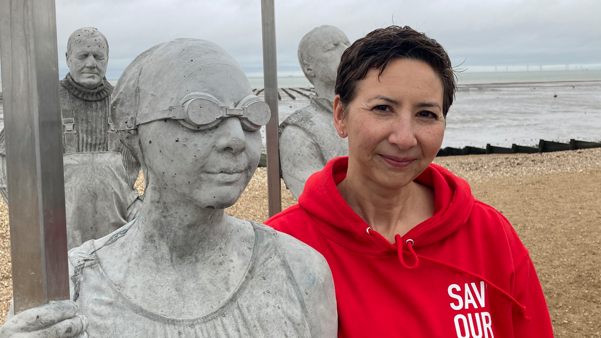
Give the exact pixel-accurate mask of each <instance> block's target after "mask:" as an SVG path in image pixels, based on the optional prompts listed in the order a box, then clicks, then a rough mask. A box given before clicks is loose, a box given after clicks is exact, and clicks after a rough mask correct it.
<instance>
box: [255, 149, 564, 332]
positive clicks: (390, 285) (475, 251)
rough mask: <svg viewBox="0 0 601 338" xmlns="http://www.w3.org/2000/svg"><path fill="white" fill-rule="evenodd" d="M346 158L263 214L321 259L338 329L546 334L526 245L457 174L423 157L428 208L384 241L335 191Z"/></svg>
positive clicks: (330, 164)
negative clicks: (329, 278) (424, 216)
mask: <svg viewBox="0 0 601 338" xmlns="http://www.w3.org/2000/svg"><path fill="white" fill-rule="evenodd" d="M347 165H348V158H346V157H340V158H336V159H333V160H331V161H330V162H328V164H327V165H326V167H325V168H324V169H323V170H322V171H320V172H317V173H316V174H314V175H313V176H311V177H310V178H309V180H308V181H307V183H306V185H305V188H304V191H303V194H302V195H301V196H300V198H299V201H298V202H299V204H298V205H295V206H293V207H291V208H288V209H287V210H285V211H283V212H282V213H280V214H278V215H276V216H274V217H272V218H271V219H269V220H268V221H267V222H266V223H267V224H269V225H270V226H272V227H274V228H275V229H276V230H279V231H282V232H285V233H288V234H290V235H292V236H294V237H296V238H298V239H299V240H301V241H303V242H305V243H307V244H308V245H310V246H312V247H313V248H315V249H316V250H317V251H319V252H320V253H321V254H322V255H323V256H324V257H325V258H326V260H327V261H328V263H329V264H330V268H331V270H332V274H333V276H334V284H335V286H336V299H337V302H338V316H339V327H338V328H339V333H338V336H339V337H413V338H415V337H462V338H467V337H470V338H492V337H496V338H508V337H553V329H552V327H551V320H550V318H549V311H548V309H547V304H546V302H545V298H544V296H543V292H542V290H541V286H540V283H539V281H538V277H537V276H536V272H535V270H534V266H533V265H532V261H531V260H530V257H529V255H528V251H527V250H526V248H525V247H524V245H523V244H522V242H521V241H520V239H519V238H518V236H517V234H516V233H515V231H514V230H513V228H512V227H511V225H510V224H509V222H508V221H507V219H505V217H503V215H501V214H500V213H499V212H498V211H496V210H495V209H493V208H492V207H490V206H488V205H486V204H484V203H482V202H479V201H476V200H475V199H474V197H473V195H472V193H471V190H470V187H469V185H468V183H467V182H466V181H464V180H462V179H460V178H458V177H457V176H455V175H453V174H452V173H451V172H449V171H448V170H446V169H444V168H442V167H440V166H437V165H435V164H431V165H430V166H429V167H428V168H427V169H426V171H424V173H423V174H421V175H420V176H419V177H418V178H417V179H416V181H417V182H419V183H421V184H423V185H425V186H428V187H430V188H432V189H433V190H434V196H435V197H434V200H435V212H434V216H432V217H431V218H429V219H428V220H426V221H424V222H423V223H420V224H419V225H417V226H416V227H415V228H413V229H411V230H410V231H409V232H408V233H407V234H406V235H405V236H403V237H402V238H401V236H398V235H397V237H396V243H394V244H391V243H390V242H388V241H387V240H386V239H385V238H384V237H382V236H381V235H380V234H378V233H377V232H375V231H373V230H370V229H369V224H367V223H365V221H364V220H363V219H362V218H361V217H359V216H358V215H357V214H356V213H355V212H354V211H353V210H352V209H351V208H350V207H349V206H348V205H347V204H346V202H345V201H344V199H343V198H342V196H341V195H340V193H339V192H338V189H337V187H336V185H337V184H338V183H340V182H341V181H342V180H344V178H345V177H346V170H347ZM399 243H402V245H400V244H399ZM411 244H412V245H411Z"/></svg>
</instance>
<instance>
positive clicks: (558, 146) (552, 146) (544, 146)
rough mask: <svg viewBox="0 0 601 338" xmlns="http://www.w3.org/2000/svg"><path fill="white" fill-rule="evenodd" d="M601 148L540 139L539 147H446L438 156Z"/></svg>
mask: <svg viewBox="0 0 601 338" xmlns="http://www.w3.org/2000/svg"><path fill="white" fill-rule="evenodd" d="M591 148H601V143H599V142H589V141H579V140H575V139H571V140H570V142H568V143H561V142H555V141H546V140H540V141H539V142H538V147H528V146H521V145H517V144H515V143H514V144H512V146H511V148H504V147H497V146H493V145H490V144H487V145H486V148H478V147H471V146H467V147H463V148H453V147H446V148H442V149H440V150H439V151H438V155H436V156H457V155H482V154H533V153H550V152H554V151H565V150H578V149H591Z"/></svg>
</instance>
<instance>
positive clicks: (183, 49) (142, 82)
mask: <svg viewBox="0 0 601 338" xmlns="http://www.w3.org/2000/svg"><path fill="white" fill-rule="evenodd" d="M240 92H246V93H248V94H249V95H248V96H247V97H245V98H236V97H235V96H236V95H238V94H237V93H240ZM234 93H235V94H234ZM251 93H252V91H251V88H250V84H249V83H248V79H247V78H246V75H245V74H244V72H243V71H242V69H241V68H240V66H239V65H238V63H237V62H236V61H235V60H234V59H233V58H232V57H231V56H230V55H228V54H227V52H226V51H224V50H223V49H222V48H220V47H219V46H217V45H216V44H214V43H212V42H208V41H204V40H197V39H177V40H173V41H170V42H166V43H162V44H160V45H157V46H154V47H152V48H150V49H148V50H147V51H145V52H143V53H142V54H140V55H139V56H138V57H137V58H136V59H134V61H132V63H131V64H130V65H129V66H128V67H127V68H126V69H125V71H124V72H123V75H121V78H120V79H119V82H118V83H117V86H116V87H115V91H114V93H113V100H112V102H111V122H112V124H113V128H114V129H115V130H135V129H136V128H137V126H138V125H139V124H141V123H148V122H152V121H156V120H161V119H175V120H180V122H182V124H184V125H185V126H187V127H189V128H192V129H197V130H203V129H205V128H207V127H210V126H212V125H215V124H216V123H218V122H219V120H220V119H221V118H223V117H229V116H237V117H238V118H240V120H241V122H242V125H243V127H245V129H248V130H258V128H260V126H261V125H264V124H266V123H267V121H268V120H269V115H270V114H269V108H268V107H267V105H266V104H265V103H263V102H261V101H259V100H258V98H256V96H254V95H252V94H251ZM233 100H238V102H233ZM234 106H235V107H234Z"/></svg>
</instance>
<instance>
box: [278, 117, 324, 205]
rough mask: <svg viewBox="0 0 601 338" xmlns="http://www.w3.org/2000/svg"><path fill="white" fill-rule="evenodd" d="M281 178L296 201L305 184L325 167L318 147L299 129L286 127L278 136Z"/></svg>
mask: <svg viewBox="0 0 601 338" xmlns="http://www.w3.org/2000/svg"><path fill="white" fill-rule="evenodd" d="M280 163H281V165H282V178H283V179H284V182H286V186H287V187H288V189H290V192H292V195H294V197H296V198H297V199H298V197H299V196H300V195H301V193H302V192H303V188H304V187H305V182H306V181H307V179H308V178H309V176H311V175H312V174H314V173H316V172H318V171H320V170H321V169H323V167H324V166H325V164H326V163H325V160H324V158H323V155H322V154H321V150H320V149H319V146H318V145H317V144H316V143H315V141H314V140H313V139H312V138H311V136H310V135H309V134H308V133H306V132H305V131H303V130H302V129H301V128H298V127H295V126H287V127H286V128H284V130H283V131H282V134H281V135H280Z"/></svg>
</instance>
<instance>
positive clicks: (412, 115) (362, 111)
mask: <svg viewBox="0 0 601 338" xmlns="http://www.w3.org/2000/svg"><path fill="white" fill-rule="evenodd" d="M378 73H379V70H378V69H375V68H374V69H371V70H370V71H369V72H368V73H367V76H366V77H365V79H363V80H362V81H360V83H359V84H358V86H357V95H356V97H355V99H354V100H353V101H352V102H350V103H349V104H348V107H347V112H346V116H345V117H344V118H343V117H342V115H343V113H342V112H343V107H342V105H341V104H340V101H339V97H338V96H337V97H336V101H335V103H334V108H335V110H334V120H335V124H336V128H337V130H338V132H339V133H340V131H344V133H345V135H346V134H348V141H349V173H348V175H352V174H359V176H360V178H361V179H362V180H367V182H366V183H374V184H376V185H377V186H380V187H384V188H390V189H397V188H400V187H403V186H405V185H407V184H409V183H410V182H412V181H413V180H414V179H415V178H416V177H417V176H419V175H420V174H421V173H422V172H423V171H424V170H425V169H426V168H427V167H428V165H430V163H431V162H432V160H433V159H434V157H435V156H436V154H437V153H438V150H439V149H440V146H441V145H442V139H443V136H444V130H445V119H444V117H443V114H442V104H443V86H442V82H441V80H440V78H439V77H438V75H437V74H436V73H435V72H434V70H433V69H432V68H431V67H430V66H429V65H428V64H426V63H424V62H422V61H416V60H410V59H397V60H394V61H391V62H390V63H388V65H387V67H386V69H385V71H384V72H383V73H382V74H381V75H379V76H378ZM353 171H357V172H356V173H353Z"/></svg>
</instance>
